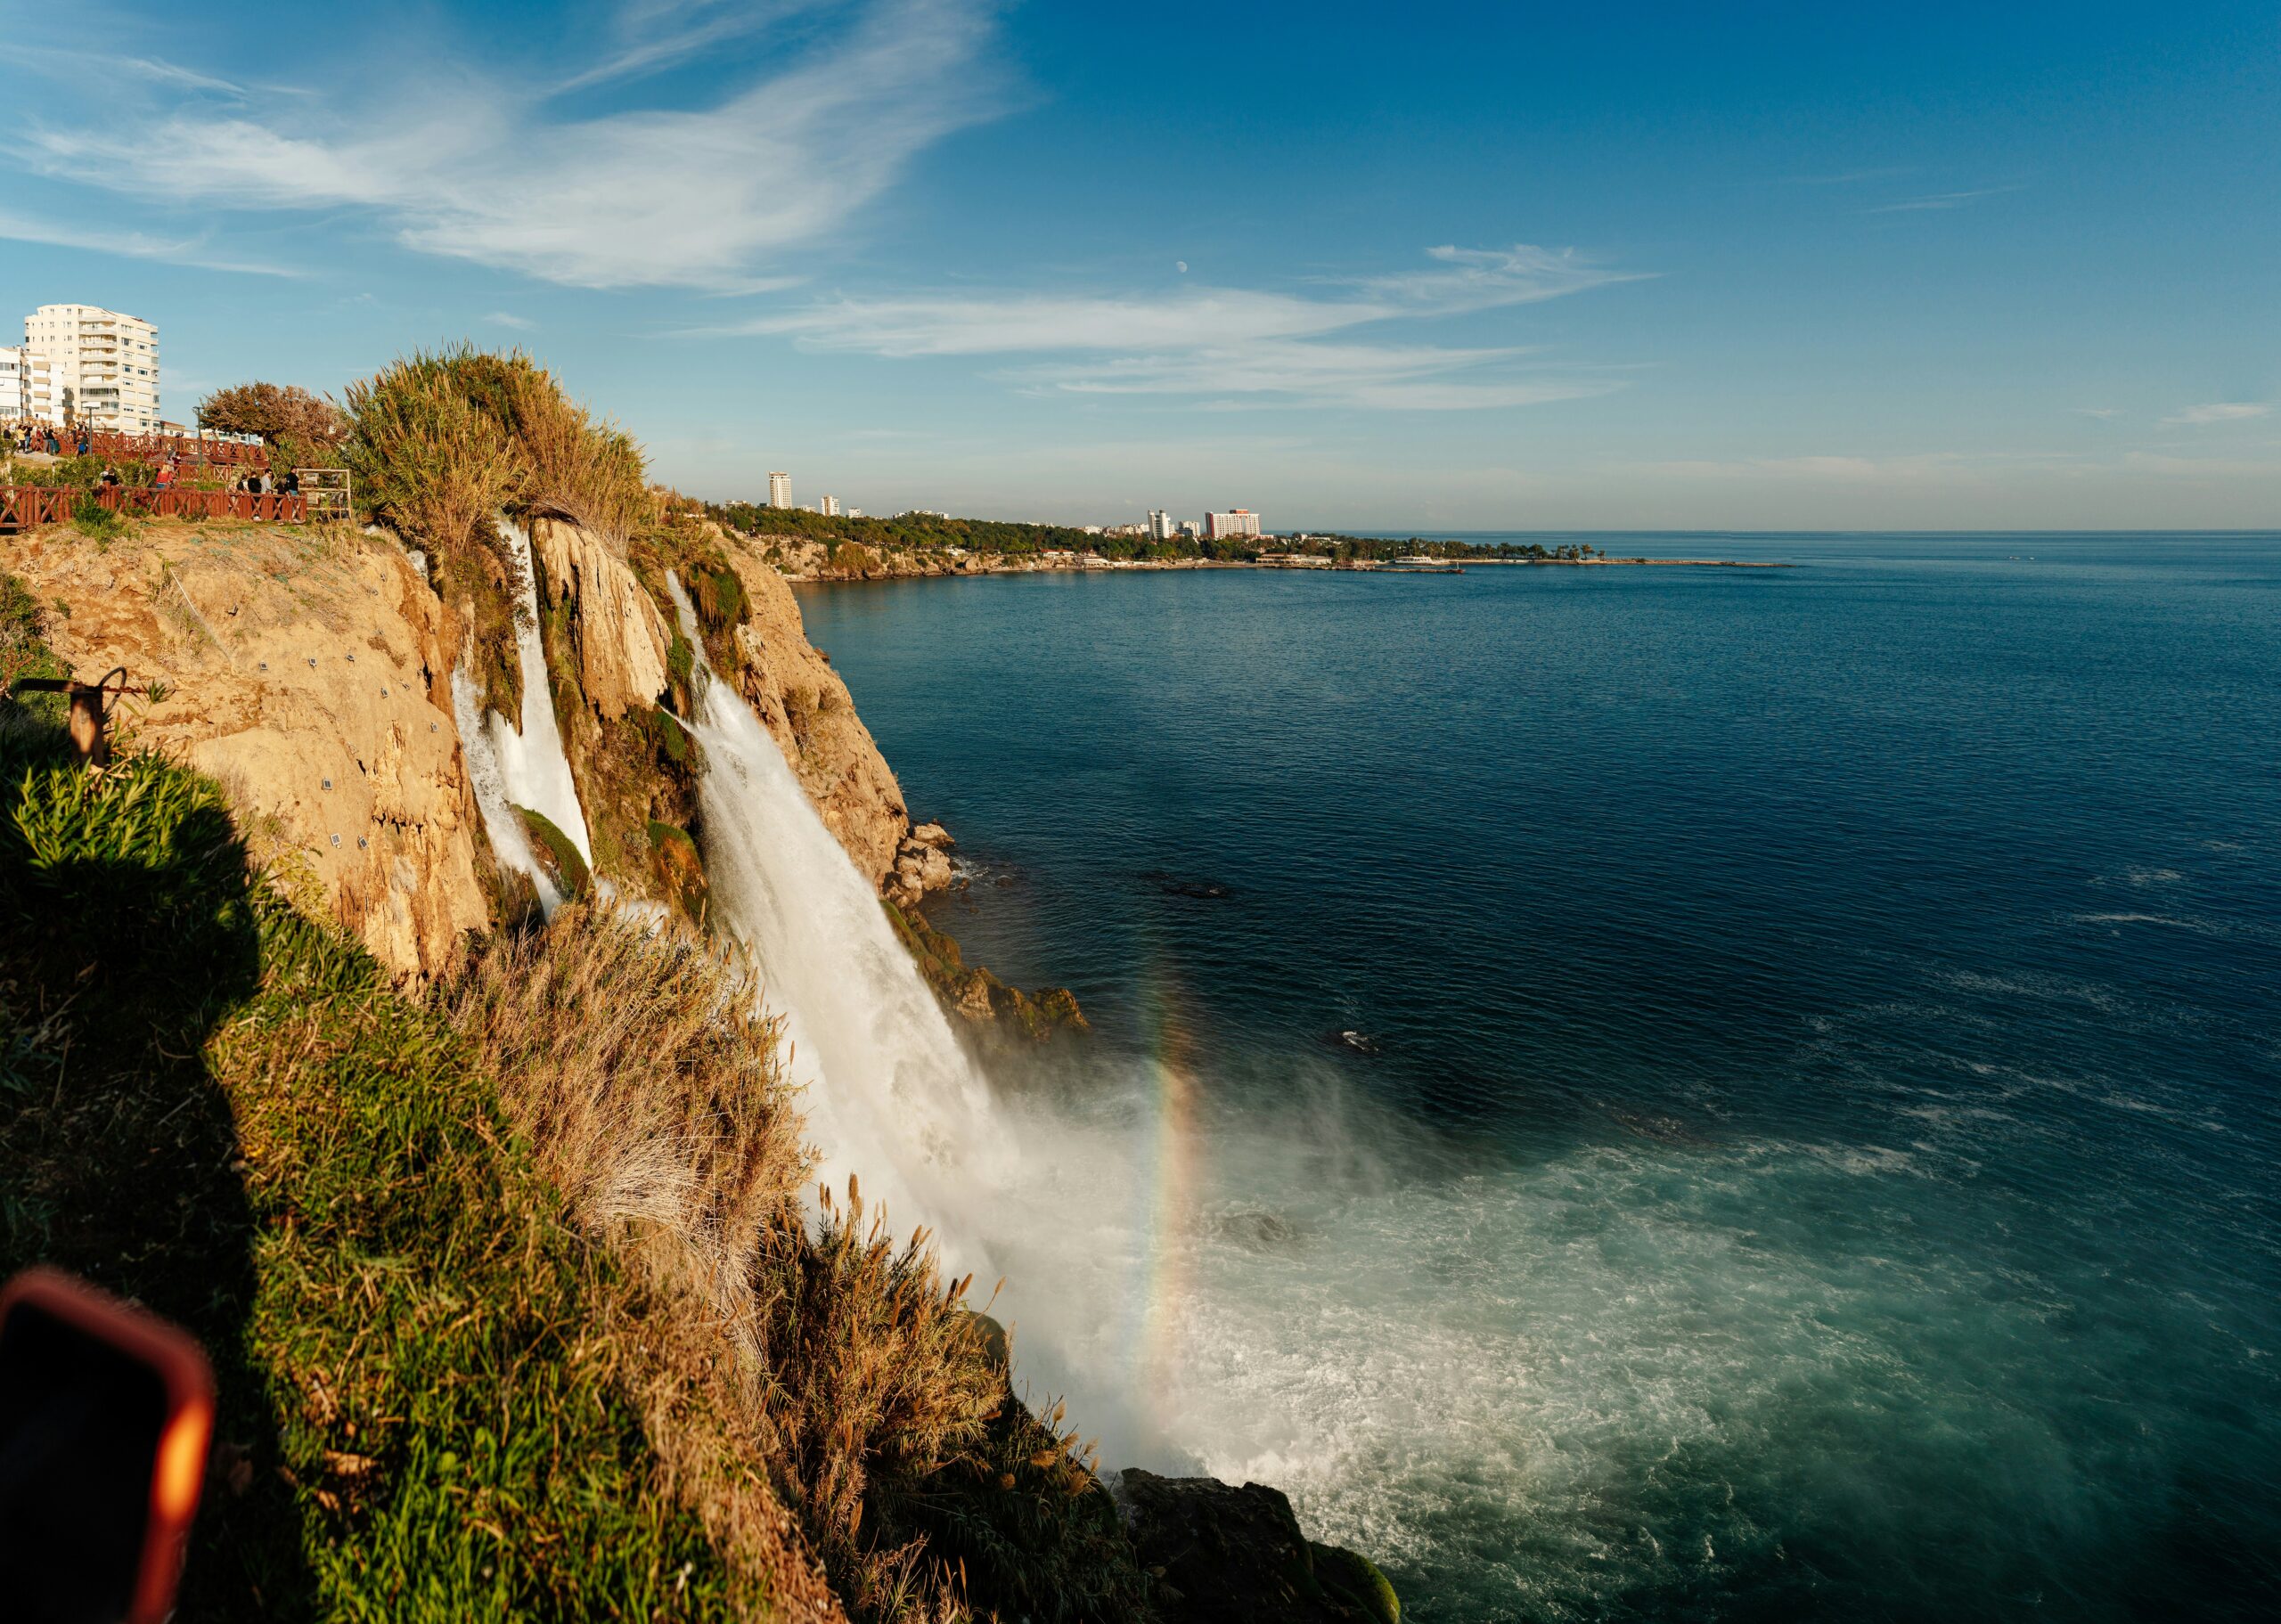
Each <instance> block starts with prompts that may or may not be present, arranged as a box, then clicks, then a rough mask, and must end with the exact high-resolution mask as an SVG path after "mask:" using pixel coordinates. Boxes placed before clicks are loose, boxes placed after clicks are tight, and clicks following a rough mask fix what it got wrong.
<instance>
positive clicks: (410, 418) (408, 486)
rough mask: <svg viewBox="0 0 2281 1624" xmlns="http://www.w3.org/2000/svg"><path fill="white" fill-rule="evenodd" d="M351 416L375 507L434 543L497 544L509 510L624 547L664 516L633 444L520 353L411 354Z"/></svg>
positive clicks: (354, 401)
mask: <svg viewBox="0 0 2281 1624" xmlns="http://www.w3.org/2000/svg"><path fill="white" fill-rule="evenodd" d="M348 412H349V418H350V421H351V424H352V430H353V431H352V434H351V436H350V438H349V441H348V459H349V466H350V467H351V468H352V469H355V470H356V475H357V479H358V485H359V487H360V489H361V491H362V492H363V494H364V499H365V501H366V502H368V503H369V504H370V505H371V506H372V508H374V509H375V510H377V511H379V512H380V513H381V514H382V515H383V516H384V517H386V518H388V519H390V520H391V522H394V523H395V524H397V525H398V526H400V527H402V528H403V529H404V530H405V532H406V533H407V534H409V535H413V536H415V537H417V538H418V539H421V540H422V541H425V542H428V543H430V544H433V545H437V546H442V547H446V548H448V547H453V546H457V545H461V544H464V543H467V542H470V541H486V540H487V539H488V535H489V525H490V518H491V515H492V514H494V513H496V512H498V511H500V510H503V509H504V510H510V511H515V512H519V513H524V514H532V513H547V514H554V515H559V516H560V517H563V518H571V519H575V520H576V521H577V522H578V523H580V524H582V525H585V526H587V527H589V528H590V529H593V530H596V531H599V532H601V534H603V535H606V536H608V537H609V539H610V540H612V541H613V542H615V543H617V545H618V546H620V547H623V546H624V545H625V541H626V538H627V537H628V536H629V535H631V534H632V533H633V532H634V529H635V528H636V527H637V526H640V525H642V524H643V523H644V522H647V521H648V520H649V519H650V518H653V517H654V515H655V512H656V509H657V500H656V498H655V497H654V496H652V495H651V494H650V489H649V486H647V484H646V483H645V476H644V472H643V468H642V452H641V448H640V447H639V446H638V445H635V444H634V439H633V437H631V436H629V435H627V434H626V433H625V432H624V431H623V430H621V429H619V428H617V427H615V426H614V425H612V424H609V423H606V422H601V421H599V420H596V419H595V418H594V417H593V414H592V413H591V412H587V411H586V410H585V408H584V407H582V406H579V405H577V404H576V403H574V402H573V401H571V400H570V399H569V397H568V396H566V395H565V394H564V393H563V392H562V388H561V385H560V383H559V382H557V381H556V379H555V378H554V376H553V374H552V373H551V372H549V371H546V370H545V369H544V367H542V366H540V365H538V363H536V362H534V361H533V360H531V359H530V357H529V356H527V355H524V354H522V353H521V352H520V351H519V350H518V351H512V352H510V353H508V354H505V355H500V354H496V353H495V352H491V351H486V350H478V349H477V348H475V347H473V346H472V345H467V344H461V345H456V346H452V347H446V348H445V349H441V350H437V351H436V352H434V353H432V354H430V353H428V352H425V351H422V352H419V353H416V354H414V355H409V356H405V357H404V358H401V359H399V360H397V361H395V362H393V363H390V364H389V365H388V366H387V367H385V368H383V369H382V370H381V371H380V372H378V373H377V374H375V375H374V376H372V378H369V379H364V380H363V381H361V382H358V383H355V384H352V385H350V386H349V388H348ZM431 492H432V493H436V496H430V495H429V493H431ZM438 497H440V498H441V500H438V499H437V498H438Z"/></svg>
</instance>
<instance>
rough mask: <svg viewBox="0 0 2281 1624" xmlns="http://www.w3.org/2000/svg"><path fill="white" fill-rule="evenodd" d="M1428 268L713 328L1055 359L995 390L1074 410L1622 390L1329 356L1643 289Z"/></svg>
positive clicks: (1576, 373)
mask: <svg viewBox="0 0 2281 1624" xmlns="http://www.w3.org/2000/svg"><path fill="white" fill-rule="evenodd" d="M1427 255H1428V257H1429V258H1431V259H1432V260H1433V261H1434V262H1435V263H1434V265H1431V266H1429V267H1427V268H1425V269H1421V270H1418V271H1411V272H1403V273H1398V274H1394V275H1385V276H1374V277H1361V278H1354V279H1350V280H1347V281H1345V282H1325V283H1319V284H1317V285H1318V286H1320V287H1321V288H1322V290H1323V291H1321V292H1320V293H1318V294H1313V295H1304V294H1298V293H1288V292H1271V291H1263V290H1252V289H1241V288H1211V287H1190V286H1182V287H1181V288H1180V289H1178V290H1173V291H1170V292H1164V293H1149V294H1131V295H1120V294H1089V293H1059V292H1053V293H984V294H948V295H945V294H924V295H912V296H897V297H885V298H833V299H822V300H818V301H816V302H814V303H813V304H810V305H807V306H804V307H802V308H799V309H797V310H791V311H785V312H778V313H774V314H769V315H765V316H760V317H756V318H754V319H752V320H749V321H746V322H736V323H732V324H730V325H729V326H727V327H724V328H714V329H708V330H706V331H707V335H708V336H716V335H719V334H721V333H724V332H725V333H741V334H768V335H775V336H782V337H789V338H790V339H794V340H796V341H797V342H798V343H800V344H801V345H803V346H805V347H809V348H814V349H827V350H854V351H862V352H864V353H868V354H871V355H889V356H902V357H908V356H920V355H1061V356H1063V357H1066V358H1065V359H1061V360H1058V361H1053V362H1039V363H1030V364H1027V365H1024V366H1020V367H1017V368H1013V369H1010V370H1008V371H1003V372H1001V373H999V374H998V376H999V377H1000V378H1001V379H1002V380H1004V381H1006V382H1009V383H1011V384H1014V385H1016V386H1018V387H1020V388H1027V389H1031V390H1035V391H1040V392H1054V393H1066V394H1071V395H1092V396H1110V395H1161V396H1199V395H1206V396H1209V395H1217V396H1231V397H1251V398H1257V397H1263V396H1279V397H1282V398H1283V400H1284V401H1285V402H1287V403H1296V404H1317V405H1348V406H1371V407H1378V408H1381V409H1394V410H1436V411H1449V410H1461V409H1466V408H1479V407H1490V406H1512V405H1525V404H1532V403H1534V402H1538V401H1544V400H1558V399H1573V398H1576V397H1579V396H1587V395H1599V394H1606V393H1607V392H1608V391H1610V390H1612V389H1615V388H1620V387H1622V382H1623V380H1622V379H1620V378H1616V377H1615V376H1613V375H1610V374H1608V373H1606V372H1604V371H1601V372H1594V371H1590V369H1574V368H1572V369H1569V370H1568V375H1566V376H1556V375H1554V374H1553V371H1552V369H1550V368H1545V367H1542V366H1541V363H1539V362H1537V361H1536V360H1534V359H1533V357H1532V355H1531V352H1529V351H1528V350H1526V349H1525V348H1517V347H1471V348H1452V347H1443V346H1435V345H1425V344H1389V343H1382V342H1372V343H1358V342H1352V341H1348V342H1338V343H1327V342H1322V341H1321V340H1323V339H1326V338H1328V337H1329V335H1332V334H1338V333H1345V332H1346V331H1350V330H1353V329H1357V328H1362V327H1366V326H1370V325H1372V324H1375V323H1381V322H1410V321H1418V320H1424V319H1430V318H1435V317H1447V316H1455V315H1465V314H1476V313H1479V312H1482V311H1487V310H1493V309H1497V308H1500V307H1503V306H1517V305H1527V304H1534V303H1537V302H1539V301H1541V300H1544V299H1551V298H1561V297H1563V296H1564V295H1566V294H1571V293H1578V292H1582V291H1583V290H1587V289H1590V288H1598V287H1603V286H1606V285H1607V284H1609V283H1612V282H1629V281H1634V280H1638V279H1639V277H1640V276H1641V275H1642V274H1644V273H1639V272H1626V271H1618V270H1615V269H1611V268H1609V267H1607V266H1604V265H1596V264H1594V263H1592V262H1591V261H1589V260H1587V259H1584V258H1582V257H1579V256H1577V255H1575V254H1573V253H1553V252H1550V251H1548V250H1546V249H1540V248H1535V247H1532V246H1530V245H1527V244H1519V245H1517V246H1515V247H1512V248H1508V249H1460V248H1455V247H1443V248H1436V249H1428V250H1427Z"/></svg>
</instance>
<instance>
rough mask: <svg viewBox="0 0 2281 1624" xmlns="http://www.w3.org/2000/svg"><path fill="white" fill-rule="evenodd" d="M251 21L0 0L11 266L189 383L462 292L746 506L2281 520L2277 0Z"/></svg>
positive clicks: (337, 378)
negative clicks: (783, 487)
mask: <svg viewBox="0 0 2281 1624" xmlns="http://www.w3.org/2000/svg"><path fill="white" fill-rule="evenodd" d="M284 21H285V22H286V23H288V24H289V25H290V26H286V27H282V28H281V27H280V26H279V24H280V18H279V17H277V16H276V15H274V13H272V12H264V13H261V14H259V15H242V14H240V13H233V12H220V13H215V12H199V13H190V12H180V11H179V10H176V9H170V8H165V7H159V6H156V5H151V4H141V3H140V0H131V3H130V0H91V3H90V4H85V5H81V6H75V7H73V8H71V9H70V10H69V12H55V11H54V10H53V8H35V7H33V6H31V5H29V4H25V3H23V0H0V63H4V64H5V66H6V67H7V69H8V71H9V75H10V84H11V90H12V111H13V112H14V115H15V116H14V117H13V118H12V120H11V124H10V129H9V131H8V133H7V134H6V135H4V136H0V174H4V175H5V177H6V186H5V190H4V192H0V298H12V299H13V300H14V306H13V307H14V308H16V309H18V310H31V309H35V308H37V307H38V306H44V305H49V304H55V303H61V302H69V301H82V302H86V303H89V304H94V305H99V306H106V307H109V308H111V309H115V310H126V311H133V312H135V314H138V315H140V316H141V317H143V319H144V320H145V321H148V322H152V323H154V324H156V325H157V326H159V327H160V328H163V329H164V330H165V331H166V334H167V351H168V354H167V369H168V371H167V379H166V396H165V401H166V415H167V416H168V417H171V418H174V419H176V420H188V419H189V418H190V417H191V415H192V412H193V411H194V408H195V405H196V402H197V400H198V399H199V398H200V396H203V395H204V394H206V393H208V391H210V390H212V389H214V388H221V387H225V386H227V385H230V384H234V383H239V382H243V381H246V380H248V379H255V378H264V379H274V380H275V381H278V382H284V383H296V384H301V385H304V386H307V387H309V388H316V389H320V390H329V391H334V392H338V391H339V389H340V388H342V387H343V386H344V385H346V384H347V382H348V381H349V380H351V379H354V378H356V377H360V376H363V375H365V374H368V373H370V372H371V371H373V370H375V369H376V368H378V367H379V366H380V365H381V364H383V363H386V362H387V361H388V359H389V358H391V357H392V356H394V355H397V354H399V353H402V352H404V351H406V350H409V349H413V348H417V347H432V346H433V345H435V344H437V343H438V342H447V341H454V340H457V339H462V338H466V339H474V340H476V341H478V342H482V343H489V344H495V345H498V346H502V347H505V346H510V345H519V346H520V347H523V348H525V349H527V351H529V352H530V353H531V354H533V355H536V357H537V358H538V359H540V360H541V361H542V362H544V363H545V364H547V365H548V366H550V367H552V369H554V370H555V371H557V372H558V373H559V374H560V376H561V377H562V378H563V379H564V380H565V381H566V383H567V384H568V387H569V388H571V389H572V391H573V392H574V393H575V394H576V395H577V396H580V397H582V398H584V399H585V400H587V401H589V402H591V403H592V404H593V405H594V406H595V407H596V408H598V409H599V410H600V411H601V412H604V413H605V414H607V415H609V416H611V417H614V418H615V419H617V420H618V421H619V422H620V423H621V425H622V426H624V427H625V428H627V429H629V430H630V431H631V432H632V433H633V434H634V436H635V437H637V438H638V439H639V440H641V441H642V444H643V445H644V446H645V447H646V449H647V451H648V453H649V454H650V460H651V463H652V467H653V470H654V474H655V477H658V478H660V479H663V480H666V481H668V482H670V483H672V484H674V486H678V487H680V488H682V489H683V490H686V491H688V492H690V493H691V494H696V495H699V496H703V497H707V498H713V499H718V500H743V501H754V502H758V501H760V500H762V499H763V494H764V492H765V491H766V489H767V486H768V475H769V473H770V471H771V469H772V468H773V469H782V468H785V467H790V468H793V469H798V470H800V478H801V481H802V485H803V488H805V489H806V490H809V491H811V492H816V493H823V492H830V493H834V494H842V495H841V500H843V501H845V500H847V498H846V496H845V495H844V493H847V492H857V491H860V492H862V493H863V502H862V505H863V506H864V507H865V508H866V509H867V510H871V511H873V512H891V511H899V510H909V509H925V510H948V511H953V512H958V513H961V514H965V515H972V516H975V517H990V518H1030V519H1042V520H1048V521H1052V522H1059V523H1069V524H1083V523H1102V522H1119V523H1123V522H1145V519H1144V517H1143V516H1145V515H1147V514H1148V513H1149V512H1150V511H1152V510H1156V511H1165V512H1186V513H1192V514H1198V515H1201V514H1204V513H1207V512H1212V511H1227V510H1229V509H1228V505H1227V504H1228V502H1229V501H1230V497H1231V496H1239V497H1240V498H1241V499H1242V500H1243V501H1244V502H1247V504H1248V505H1250V506H1251V507H1254V508H1255V509H1259V510H1265V511H1270V512H1272V513H1274V514H1275V515H1276V516H1277V518H1278V521H1279V523H1282V524H1284V525H1285V526H1288V527H1290V528H1295V529H1296V528H1325V529H1328V528H1344V529H1351V530H1380V531H1395V532H1407V531H1410V530H1435V529H1441V530H1498V529H1553V530H1561V529H1588V528H1624V527H1637V528H1659V529H1666V528H1770V529H1778V528H1844V529H1877V528H1973V527H1983V526H1985V527H2002V526H2017V527H2058V528H2064V527H2191V526H2236V527H2241V526H2270V525H2273V524H2276V523H2281V412H2277V409H2276V408H2277V404H2281V298H2277V297H2276V288H2275V276H2274V270H2273V267H2274V266H2275V265H2276V264H2277V263H2281V209H2276V208H2274V207H2273V200H2274V198H2275V197H2276V196H2281V12H2276V11H2275V10H2274V8H2272V7H2271V6H2270V5H2269V4H2232V3H2223V4H2209V5H2203V6H2197V7H2192V8H2171V9H2170V10H2167V11H2163V12H2144V11H2139V10H2135V9H2125V8H2110V9H2098V8H2093V9H2091V10H2088V11H2087V10H2085V9H2084V8H2081V7H2064V8H2063V7H2060V6H2056V5H2045V4H2032V5H2025V6H2019V7H2007V8H2000V9H1998V10H1995V11H1991V10H1989V9H1988V8H1985V7H1977V8H1973V9H1970V10H1966V9H1965V8H1962V7H1958V6H1934V7H1929V8H1916V9H1913V10H1911V11H1910V12H1908V13H1907V14H1906V15H1902V14H1898V13H1895V14H1885V13H1865V12H1860V11H1858V9H1854V8H1835V7H1832V8H1827V9H1825V10H1823V11H1820V12H1808V11H1798V10H1790V11H1785V12H1781V13H1779V14H1776V13H1771V12H1769V13H1754V14H1732V13H1722V12H1711V11H1706V10H1705V9H1703V8H1696V7H1687V6H1680V5H1662V6H1648V5H1634V6H1630V7H1623V8H1613V9H1611V8H1603V9H1601V10H1599V11H1595V12H1576V11H1575V10H1574V8H1552V7H1541V6H1525V5H1524V6H1504V7H1486V6H1459V5H1433V4H1428V5H1427V6H1423V7H1416V8H1411V9H1410V10H1409V11H1406V12H1404V13H1403V16H1402V25H1401V26H1400V27H1399V28H1395V29H1388V28H1386V27H1385V26H1383V23H1382V21H1381V20H1380V19H1379V15H1378V12H1375V11H1364V10H1361V9H1359V8H1356V9H1353V10H1352V11H1351V12H1342V11H1341V9H1340V8H1337V7H1335V6H1334V7H1333V8H1331V12H1329V13H1326V12H1324V11H1323V9H1322V8H1320V7H1308V8H1305V9H1304V10H1302V9H1300V8H1297V7H1296V6H1290V5H1284V4H1269V5H1264V6H1260V7H1255V8H1246V9H1241V10H1238V11H1230V9H1229V8H1225V7H1213V8H1206V7H1203V6H1197V5H1190V4H1183V3H1182V0H1167V4H1165V5H1163V6H1160V7H1156V8H1151V9H1150V10H1149V11H1148V12H1145V13H1136V14H1127V13H1124V12H1116V11H1115V10H1114V9H1108V10H1103V9H1100V8H1075V7H1049V6H1043V5H1034V4H1032V5H1013V6H1007V5H1003V4H996V3H995V0H846V3H845V4H833V5H825V4H818V3H811V0H788V4H782V5H772V6H753V5H748V4H730V3H728V0H593V4H570V5H554V6H548V5H543V4H512V5H510V4H503V3H493V4H452V3H450V0H446V4H441V5H439V6H438V7H437V8H429V9H423V10H421V11H420V12H415V13H404V12H398V11H395V10H390V11H388V12H370V13H364V12H348V13H343V12H338V11H335V10H333V9H330V8H322V9H321V8H315V7H310V8H308V9H307V11H306V12H304V13H302V14H300V15H298V16H293V17H290V18H287V19H284ZM11 22H12V23H14V24H16V25H17V26H15V27H12V28H11V27H7V26H6V24H8V23H11ZM1199 55H1204V56H1209V57H1213V58H1215V59H1219V60H1227V61H1242V62H1244V63H1245V64H1246V72H1245V77H1244V85H1245V92H1244V94H1242V95H1240V96H1234V97H1230V96H1219V95H1206V94H1196V95H1187V94H1173V95H1172V96H1171V97H1170V98H1169V99H1168V100H1167V99H1165V98H1158V97H1157V96H1155V95H1153V94H1150V95H1149V96H1147V97H1146V98H1145V99H1144V98H1140V97H1138V96H1136V92H1135V88H1134V87H1135V86H1157V85H1169V86H1177V85H1181V84H1182V83H1185V82H1187V81H1188V79H1189V78H1191V77H1192V68H1193V63H1194V62H1195V61H1196V60H1197V59H1198V56H1199ZM249 64H258V67H254V66H249ZM6 307H7V306H0V308H6ZM817 499H818V498H812V499H811V500H817Z"/></svg>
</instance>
